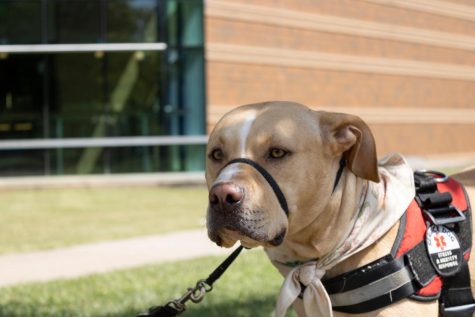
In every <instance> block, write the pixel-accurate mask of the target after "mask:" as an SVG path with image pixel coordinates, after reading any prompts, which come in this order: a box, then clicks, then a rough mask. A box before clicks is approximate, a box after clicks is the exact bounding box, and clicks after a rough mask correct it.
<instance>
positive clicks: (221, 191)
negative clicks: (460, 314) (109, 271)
mask: <svg viewBox="0 0 475 317" xmlns="http://www.w3.org/2000/svg"><path fill="white" fill-rule="evenodd" d="M344 153H345V155H346V157H347V160H348V165H347V168H345V169H344V172H343V174H342V176H341V180H340V181H339V182H338V186H337V187H336V189H335V191H334V192H333V186H334V182H335V178H336V175H337V172H338V169H339V161H340V158H341V157H342V155H344ZM207 154H208V160H207V168H206V180H207V184H208V188H209V191H210V204H209V208H208V216H207V225H208V233H209V237H210V239H211V240H213V241H214V242H216V243H217V244H218V245H220V246H224V247H231V246H233V245H234V244H235V243H236V242H237V241H238V240H239V241H241V244H242V245H244V246H245V247H249V248H252V247H256V246H264V248H265V249H266V252H268V254H269V253H270V254H272V255H273V256H276V257H278V258H280V259H283V260H288V261H308V260H310V259H312V258H321V257H322V256H325V255H327V254H328V253H329V252H331V250H333V249H334V248H335V244H336V243H338V241H340V240H341V239H342V238H343V237H344V235H345V233H347V231H348V226H349V224H350V219H351V218H352V216H353V214H354V212H355V210H356V209H357V202H358V198H359V197H360V195H361V193H362V190H363V187H364V184H365V183H367V182H368V181H375V182H378V181H379V178H380V177H379V175H378V168H377V158H376V150H375V144H374V139H373V136H372V134H371V131H370V130H369V128H368V126H367V125H366V124H365V123H364V122H363V121H362V120H361V119H359V118H358V117H356V116H352V115H346V114H337V113H328V112H315V111H312V110H310V109H308V108H307V107H305V106H302V105H299V104H295V103H291V102H269V103H262V104H254V105H247V106H243V107H239V108H237V109H235V110H233V111H231V112H230V113H228V114H227V115H225V116H224V117H223V118H222V119H221V120H220V121H219V123H218V124H217V125H216V127H215V129H214V131H213V132H212V133H211V135H210V138H209V143H208V150H207ZM235 158H248V159H252V160H254V161H255V162H257V163H258V164H260V165H261V166H262V167H264V168H265V169H266V170H267V171H268V172H269V173H270V174H271V175H272V177H273V178H274V179H275V180H276V182H277V183H278V185H279V186H280V189H281V190H282V192H283V194H284V195H285V197H286V199H287V204H288V209H289V217H288V218H287V217H286V215H285V213H284V212H283V210H282V206H281V204H279V201H278V199H277V197H276V194H275V193H274V192H273V190H272V188H271V186H270V185H269V183H268V182H267V181H266V180H265V178H264V177H263V176H262V175H261V174H260V173H259V172H258V171H257V170H256V169H255V168H253V167H252V166H249V165H247V164H239V163H238V164H232V165H229V166H226V163H227V162H228V161H230V160H232V159H235ZM471 173H473V172H471ZM472 175H473V174H472ZM463 177H464V176H463V175H459V178H460V179H463ZM470 194H471V197H475V196H474V194H475V192H474V191H473V190H471V191H470ZM473 201H475V200H474V199H473V198H472V202H473ZM397 227H398V226H397V224H396V225H394V227H393V229H391V230H390V231H389V232H387V233H386V234H385V235H384V237H383V238H382V239H379V241H377V242H376V243H374V244H373V245H371V246H370V247H368V248H366V249H365V250H363V251H361V252H359V253H357V254H356V255H353V256H351V257H350V258H348V259H347V260H345V261H343V262H341V263H340V264H338V265H336V266H335V267H333V268H332V269H331V270H330V271H328V272H327V274H326V275H327V276H335V275H338V274H341V273H343V272H347V271H350V270H352V269H354V268H357V267H359V266H361V265H363V264H366V263H369V262H371V261H373V260H375V259H378V258H380V257H382V256H384V255H386V254H388V253H389V252H390V249H391V247H392V245H393V242H394V239H395V235H396V231H397ZM309 255H311V256H310V257H309ZM473 259H474V257H473V256H472V257H471V261H470V268H471V271H472V272H475V271H473V270H472V269H473V266H474V260H473ZM278 268H279V270H281V272H282V273H286V270H285V268H283V267H278ZM474 275H475V274H473V273H472V282H473V277H474ZM473 285H474V283H472V286H473ZM472 289H473V287H472ZM298 302H300V301H297V302H296V306H295V308H296V310H297V312H298V314H299V315H300V316H305V314H304V313H303V310H302V308H301V307H299V304H298ZM410 314H411V315H412V316H423V315H425V316H437V315H438V303H437V301H433V302H430V303H421V302H415V301H411V300H402V301H400V302H397V303H395V304H393V305H390V306H388V307H386V308H383V309H380V310H377V311H373V312H371V313H367V314H364V316H409V315H410ZM334 316H346V314H343V313H338V312H334ZM348 316H353V315H348Z"/></svg>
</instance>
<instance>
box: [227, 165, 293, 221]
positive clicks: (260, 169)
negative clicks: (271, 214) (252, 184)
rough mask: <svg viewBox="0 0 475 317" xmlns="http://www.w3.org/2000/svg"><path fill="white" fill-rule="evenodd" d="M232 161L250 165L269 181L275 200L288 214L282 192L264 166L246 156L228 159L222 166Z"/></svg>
mask: <svg viewBox="0 0 475 317" xmlns="http://www.w3.org/2000/svg"><path fill="white" fill-rule="evenodd" d="M234 163H244V164H247V165H250V166H252V167H254V168H255V169H256V170H257V171H258V172H259V173H261V175H262V176H263V177H264V179H265V180H266V181H267V182H268V183H269V185H270V187H271V188H272V190H273V191H274V193H275V196H276V197H277V200H278V201H279V204H280V207H281V208H282V210H283V211H284V212H285V214H286V215H287V216H289V207H288V205H287V200H286V199H285V196H284V193H282V190H281V189H280V187H279V185H278V184H277V182H276V181H275V179H274V178H273V177H272V175H271V174H269V172H268V171H266V170H265V168H263V167H262V166H260V165H259V164H258V163H257V162H255V161H253V160H250V159H247V158H236V159H233V160H231V161H229V162H228V163H227V164H226V165H225V166H224V167H226V166H228V165H231V164H234Z"/></svg>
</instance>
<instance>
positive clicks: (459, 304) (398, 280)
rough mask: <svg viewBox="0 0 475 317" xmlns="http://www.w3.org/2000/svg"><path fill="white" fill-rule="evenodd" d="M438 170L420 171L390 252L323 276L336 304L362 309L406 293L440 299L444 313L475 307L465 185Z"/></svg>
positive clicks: (447, 316)
mask: <svg viewBox="0 0 475 317" xmlns="http://www.w3.org/2000/svg"><path fill="white" fill-rule="evenodd" d="M439 175H441V174H440V173H437V172H416V173H415V174H414V181H415V184H416V196H415V198H414V200H413V201H412V202H411V204H410V205H409V207H408V208H407V210H406V213H405V214H404V216H403V217H402V218H401V222H400V226H399V230H398V234H397V237H396V241H395V243H394V245H393V248H392V249H391V253H390V254H387V255H386V256H384V257H382V258H379V259H377V260H375V261H373V262H371V263H369V264H366V265H364V266H362V267H359V268H357V269H355V270H352V271H350V272H347V273H343V274H341V275H339V276H336V277H333V278H330V279H326V280H323V281H322V282H323V284H324V286H325V288H326V289H327V291H328V294H329V295H330V298H332V299H335V301H334V304H333V310H336V311H340V312H345V313H350V314H361V313H367V312H371V311H374V310H377V309H380V308H383V307H386V306H388V305H391V304H393V303H395V302H397V301H399V300H402V299H404V298H411V299H414V300H419V301H433V300H437V299H439V305H440V309H439V312H440V315H441V316H443V317H466V316H472V313H473V312H475V299H474V298H473V295H472V292H471V288H470V272H469V269H468V259H469V257H470V250H471V246H472V229H471V228H472V226H471V210H470V203H469V200H468V197H467V195H466V193H465V190H464V189H463V186H462V185H461V184H460V183H458V182H457V181H455V180H454V179H451V178H449V179H447V178H446V177H445V175H444V177H442V178H437V177H434V176H439Z"/></svg>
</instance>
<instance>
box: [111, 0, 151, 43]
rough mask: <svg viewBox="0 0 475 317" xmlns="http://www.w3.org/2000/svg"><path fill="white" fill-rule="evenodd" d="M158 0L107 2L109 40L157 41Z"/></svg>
mask: <svg viewBox="0 0 475 317" xmlns="http://www.w3.org/2000/svg"><path fill="white" fill-rule="evenodd" d="M157 13H158V7H157V1H155V0H120V1H108V2H107V41H108V42H156V41H157V40H158V39H157Z"/></svg>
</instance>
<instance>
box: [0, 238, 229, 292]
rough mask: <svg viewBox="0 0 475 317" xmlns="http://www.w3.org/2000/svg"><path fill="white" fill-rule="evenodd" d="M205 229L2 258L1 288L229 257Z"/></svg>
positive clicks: (0, 266) (0, 261) (227, 252)
mask: <svg viewBox="0 0 475 317" xmlns="http://www.w3.org/2000/svg"><path fill="white" fill-rule="evenodd" d="M229 253H230V250H228V249H224V248H220V247H218V246H216V245H214V244H213V243H212V242H211V241H210V240H209V239H208V236H207V233H206V231H205V230H204V229H200V230H192V231H181V232H175V233H170V234H164V235H155V236H147V237H139V238H133V239H124V240H114V241H108V242H99V243H93V244H83V245H77V246H73V247H69V248H60V249H54V250H47V251H39V252H31V253H17V254H6V255H3V256H0V287H2V286H8V285H14V284H20V283H30V282H45V281H50V280H54V279H69V278H76V277H79V276H83V275H88V274H92V273H103V272H108V271H112V270H116V269H124V268H131V267H135V266H141V265H146V264H152V263H161V262H166V261H176V260H185V259H190V258H195V257H200V256H206V255H225V254H229Z"/></svg>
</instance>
